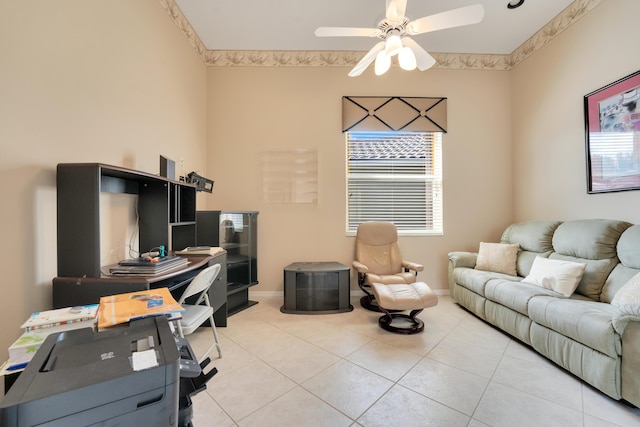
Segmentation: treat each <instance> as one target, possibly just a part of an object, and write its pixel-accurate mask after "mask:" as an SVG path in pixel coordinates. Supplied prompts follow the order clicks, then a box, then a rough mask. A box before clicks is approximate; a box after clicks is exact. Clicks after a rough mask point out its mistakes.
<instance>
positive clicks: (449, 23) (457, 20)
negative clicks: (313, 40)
mask: <svg viewBox="0 0 640 427" xmlns="http://www.w3.org/2000/svg"><path fill="white" fill-rule="evenodd" d="M386 2H387V3H386V6H387V7H386V17H385V19H383V20H382V21H380V23H379V24H378V27H377V28H352V27H319V28H317V29H316V31H315V35H316V36H318V37H354V36H355V37H378V38H379V39H381V40H382V41H380V42H378V43H377V44H376V45H375V46H373V48H372V49H371V50H370V51H369V52H367V54H366V55H365V56H364V58H362V59H361V60H360V62H358V64H356V66H355V67H354V68H353V69H352V70H351V71H350V72H349V76H350V77H355V76H359V75H360V74H362V72H363V71H364V70H365V69H366V68H367V67H368V66H369V64H371V63H372V62H373V61H374V60H375V61H376V62H375V73H376V74H377V75H382V74H384V73H386V72H387V70H388V69H389V67H390V66H391V58H392V57H393V56H394V55H398V62H399V63H400V66H401V67H402V68H403V69H405V70H413V69H415V68H416V67H417V68H418V69H419V70H420V71H424V70H426V69H428V68H431V67H432V66H433V65H434V64H435V63H436V60H435V59H434V58H433V57H432V56H431V55H429V53H427V51H426V50H424V49H423V48H422V47H420V45H419V44H418V43H416V42H415V41H414V40H413V39H411V38H410V37H408V36H410V35H416V34H423V33H428V32H431V31H438V30H444V29H447V28H454V27H460V26H463V25H470V24H477V23H478V22H480V21H482V17H483V16H484V8H483V7H482V5H481V4H475V5H472V6H466V7H461V8H459V9H452V10H449V11H446V12H442V13H437V14H435V15H429V16H425V17H423V18H420V19H416V20H413V21H411V20H409V18H407V17H406V16H405V15H404V13H405V9H406V7H407V0H386Z"/></svg>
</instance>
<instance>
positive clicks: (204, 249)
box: [174, 246, 224, 256]
mask: <svg viewBox="0 0 640 427" xmlns="http://www.w3.org/2000/svg"><path fill="white" fill-rule="evenodd" d="M223 250H224V249H222V248H221V247H218V246H190V247H186V248H184V249H182V250H180V251H175V252H174V253H175V254H178V255H186V256H192V255H215V254H217V253H219V252H222V251H223Z"/></svg>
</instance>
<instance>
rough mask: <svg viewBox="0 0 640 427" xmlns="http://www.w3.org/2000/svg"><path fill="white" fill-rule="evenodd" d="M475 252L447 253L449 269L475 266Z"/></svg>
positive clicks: (476, 255) (476, 256)
mask: <svg viewBox="0 0 640 427" xmlns="http://www.w3.org/2000/svg"><path fill="white" fill-rule="evenodd" d="M477 258H478V253H477V252H449V265H450V267H451V268H457V267H468V268H474V267H475V266H476V259H477Z"/></svg>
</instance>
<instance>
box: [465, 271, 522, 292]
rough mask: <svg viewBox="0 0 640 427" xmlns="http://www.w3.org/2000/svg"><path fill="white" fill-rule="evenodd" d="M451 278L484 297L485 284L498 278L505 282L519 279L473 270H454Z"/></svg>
mask: <svg viewBox="0 0 640 427" xmlns="http://www.w3.org/2000/svg"><path fill="white" fill-rule="evenodd" d="M453 278H454V280H455V282H456V283H457V284H458V285H460V286H462V287H464V288H467V289H469V290H470V291H473V292H475V293H476V294H478V295H481V296H485V293H484V290H485V286H486V284H487V282H488V281H489V280H491V279H496V278H500V279H503V280H506V281H518V280H520V278H518V277H516V276H509V275H507V274H501V273H494V272H491V271H482V270H475V269H473V268H464V267H461V268H454V269H453Z"/></svg>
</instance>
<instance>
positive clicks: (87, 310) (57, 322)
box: [21, 304, 98, 333]
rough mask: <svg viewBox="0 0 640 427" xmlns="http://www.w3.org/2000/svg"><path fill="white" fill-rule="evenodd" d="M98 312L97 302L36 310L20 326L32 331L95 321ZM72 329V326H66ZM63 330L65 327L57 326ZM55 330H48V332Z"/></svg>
mask: <svg viewBox="0 0 640 427" xmlns="http://www.w3.org/2000/svg"><path fill="white" fill-rule="evenodd" d="M97 313H98V304H89V305H82V306H75V307H64V308H57V309H53V310H46V311H36V312H35V313H33V314H31V316H29V319H27V321H26V322H24V323H23V324H22V326H21V328H24V329H25V330H27V331H33V330H38V329H44V328H53V327H59V326H64V325H69V324H73V323H76V322H87V321H88V322H90V323H93V322H95V319H96V315H97ZM66 329H73V328H66ZM58 330H65V328H62V329H61V328H58ZM54 331H55V330H49V333H51V332H54Z"/></svg>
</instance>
